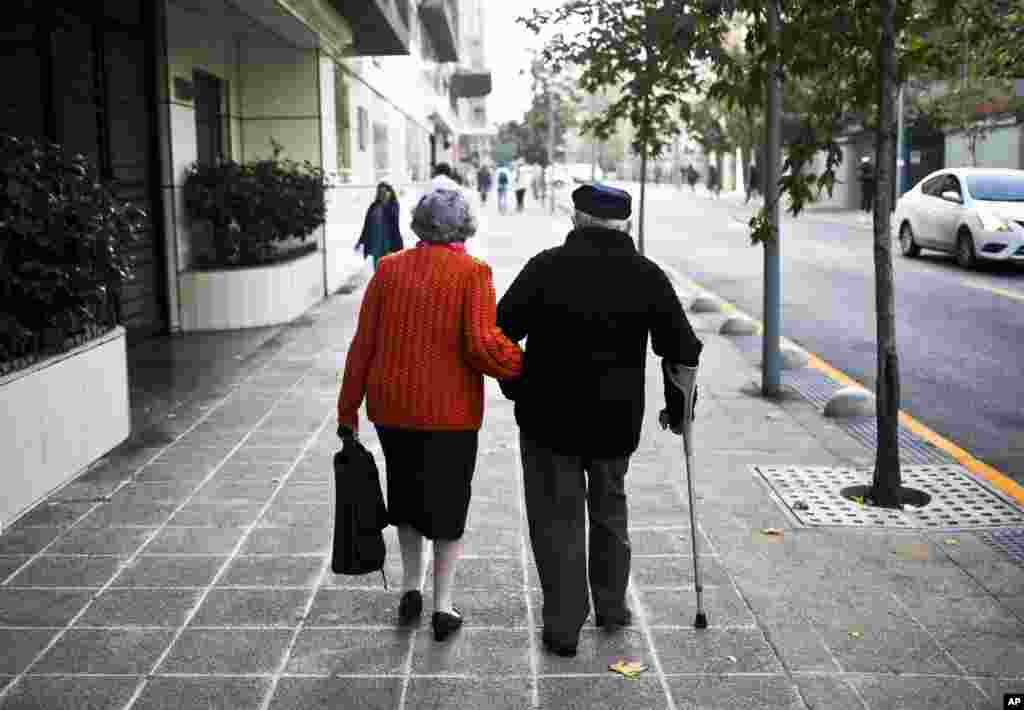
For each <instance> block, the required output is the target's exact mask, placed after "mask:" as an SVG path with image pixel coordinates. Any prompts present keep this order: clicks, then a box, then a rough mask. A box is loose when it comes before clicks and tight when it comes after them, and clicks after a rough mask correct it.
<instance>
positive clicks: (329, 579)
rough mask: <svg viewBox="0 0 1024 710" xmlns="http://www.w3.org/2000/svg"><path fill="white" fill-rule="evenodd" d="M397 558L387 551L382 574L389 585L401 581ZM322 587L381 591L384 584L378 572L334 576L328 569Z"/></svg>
mask: <svg viewBox="0 0 1024 710" xmlns="http://www.w3.org/2000/svg"><path fill="white" fill-rule="evenodd" d="M323 534H324V535H325V536H326V535H327V533H326V532H324V533H323ZM328 554H329V553H328ZM397 557H398V555H397V554H396V551H395V550H394V548H390V549H389V550H388V556H387V558H386V559H385V560H384V574H385V575H386V576H387V579H388V580H389V584H391V585H395V584H398V583H399V582H401V580H402V563H401V561H400V560H398V559H396V558H397ZM323 586H324V587H326V588H328V589H334V588H337V587H365V588H373V589H378V588H379V589H383V588H384V583H383V580H382V579H381V576H380V573H379V572H371V573H370V574H334V573H333V572H331V571H330V569H328V570H327V576H326V577H324V581H323ZM455 587H456V589H458V588H459V586H458V584H456V585H455ZM428 588H429V586H428Z"/></svg>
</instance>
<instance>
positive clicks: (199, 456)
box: [150, 444, 231, 471]
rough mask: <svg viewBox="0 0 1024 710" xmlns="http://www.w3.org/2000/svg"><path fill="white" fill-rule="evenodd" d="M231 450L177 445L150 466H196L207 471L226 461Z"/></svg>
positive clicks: (226, 447)
mask: <svg viewBox="0 0 1024 710" xmlns="http://www.w3.org/2000/svg"><path fill="white" fill-rule="evenodd" d="M230 450H231V447H230V446H222V447H219V448H215V449H214V448H197V447H195V446H181V445H179V444H175V445H174V446H172V447H171V448H169V449H167V450H166V451H164V452H163V453H162V454H160V456H158V457H157V458H156V459H155V460H154V461H153V463H151V464H150V466H174V465H180V466H183V467H190V466H195V467H199V468H205V469H206V470H207V471H209V470H210V469H212V468H213V467H214V466H216V465H217V464H219V463H220V462H221V461H223V460H224V456H225V455H226V454H227V453H228V452H229V451H230Z"/></svg>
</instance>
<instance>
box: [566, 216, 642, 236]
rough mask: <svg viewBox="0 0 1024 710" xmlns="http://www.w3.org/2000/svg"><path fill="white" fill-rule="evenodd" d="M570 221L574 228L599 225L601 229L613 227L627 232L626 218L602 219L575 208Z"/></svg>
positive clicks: (627, 222) (628, 222) (627, 221)
mask: <svg viewBox="0 0 1024 710" xmlns="http://www.w3.org/2000/svg"><path fill="white" fill-rule="evenodd" d="M572 223H573V226H575V227H576V229H585V228H586V227H600V228H601V229H614V230H615V231H617V232H625V233H626V234H629V227H630V221H629V220H628V219H602V218H601V217H595V216H594V215H592V214H588V213H586V212H583V211H582V210H576V211H575V212H573V215H572Z"/></svg>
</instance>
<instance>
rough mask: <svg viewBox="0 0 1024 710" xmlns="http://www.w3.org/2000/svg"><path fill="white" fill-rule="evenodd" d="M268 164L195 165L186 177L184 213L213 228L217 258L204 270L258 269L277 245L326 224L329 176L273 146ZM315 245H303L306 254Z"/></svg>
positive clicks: (233, 162) (223, 162)
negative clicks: (271, 156) (213, 267)
mask: <svg viewBox="0 0 1024 710" xmlns="http://www.w3.org/2000/svg"><path fill="white" fill-rule="evenodd" d="M271 143H272V145H273V150H274V155H273V158H271V159H269V160H260V161H257V162H254V163H246V164H240V163H237V162H235V161H233V160H225V161H221V162H219V163H217V164H216V165H201V164H199V163H193V164H192V165H191V166H190V168H189V171H188V175H187V176H186V178H185V190H184V192H185V209H186V211H187V213H188V215H189V217H190V218H191V219H197V220H208V221H209V222H210V223H211V224H212V225H213V248H214V254H213V259H212V260H211V261H209V262H208V263H204V264H203V265H204V266H218V267H228V266H255V265H259V264H266V263H270V262H272V261H274V260H275V258H276V257H279V256H280V255H279V254H278V253H277V251H276V250H275V248H274V244H275V242H277V243H280V242H286V241H289V240H291V239H294V238H299V239H305V238H307V237H309V236H310V235H311V234H312V233H313V230H315V229H316V228H317V227H319V226H320V225H322V224H323V223H324V219H325V217H326V213H327V205H326V190H327V187H328V186H329V182H328V180H327V177H326V174H325V173H324V171H323V170H322V169H321V168H318V167H315V166H314V165H313V164H312V163H310V162H309V161H308V160H307V161H304V162H302V163H297V162H296V161H294V160H281V159H280V153H281V146H280V145H279V144H278V143H277V142H276V141H273V140H272V141H271ZM310 248H313V249H315V248H316V245H315V244H312V245H303V246H302V247H299V249H298V250H297V251H299V252H301V253H306V252H308V251H309V249H310Z"/></svg>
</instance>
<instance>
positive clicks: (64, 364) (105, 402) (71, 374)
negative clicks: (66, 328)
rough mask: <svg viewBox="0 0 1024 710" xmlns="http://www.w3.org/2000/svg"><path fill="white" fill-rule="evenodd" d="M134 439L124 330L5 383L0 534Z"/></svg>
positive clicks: (0, 394)
mask: <svg viewBox="0 0 1024 710" xmlns="http://www.w3.org/2000/svg"><path fill="white" fill-rule="evenodd" d="M129 433H131V409H130V407H129V403H128V362H127V352H126V347H125V331H124V328H121V327H118V328H115V329H114V330H113V331H111V332H109V333H107V334H106V335H103V336H101V337H99V338H96V339H95V340H93V341H91V342H88V343H86V344H84V345H81V346H79V347H77V348H75V349H74V350H71V351H68V352H66V353H62V354H60V355H55V356H54V357H52V358H49V359H47V360H43V361H42V362H38V363H36V364H35V365H32V366H31V367H29V368H26V369H24V370H20V371H18V372H14V373H11V374H10V375H7V376H6V377H3V378H0V452H2V456H3V459H2V463H0V486H2V488H3V496H2V497H0V529H3V528H5V527H6V526H8V525H10V524H11V523H12V522H13V521H14V520H15V519H16V518H17V517H18V516H20V515H21V514H23V513H25V512H26V511H27V510H28V509H29V508H31V507H32V506H33V505H35V504H36V503H38V502H39V501H40V500H42V499H43V498H45V497H46V496H47V495H48V494H50V493H51V492H53V491H54V490H56V489H57V488H60V487H61V486H62V485H64V484H65V483H67V482H69V481H71V480H72V479H74V478H76V477H77V476H78V475H79V474H80V473H81V472H82V471H83V470H84V469H85V468H86V467H87V466H88V465H89V464H91V463H92V462H93V461H96V460H97V459H99V458H100V457H101V456H103V455H104V454H106V453H107V452H109V451H110V450H111V449H113V448H114V447H115V446H117V445H118V444H120V443H121V442H122V441H124V440H125V439H126V438H127V437H128V435H129Z"/></svg>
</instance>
